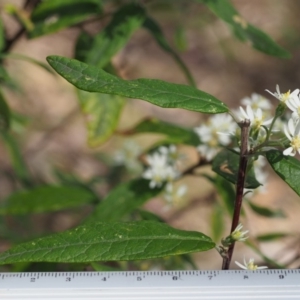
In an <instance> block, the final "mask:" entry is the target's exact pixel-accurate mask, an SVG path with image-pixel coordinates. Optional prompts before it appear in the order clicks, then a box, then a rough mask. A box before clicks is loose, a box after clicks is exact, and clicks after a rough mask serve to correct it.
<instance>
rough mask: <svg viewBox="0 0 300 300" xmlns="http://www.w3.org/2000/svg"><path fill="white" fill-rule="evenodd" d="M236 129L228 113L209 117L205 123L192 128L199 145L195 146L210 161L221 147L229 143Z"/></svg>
mask: <svg viewBox="0 0 300 300" xmlns="http://www.w3.org/2000/svg"><path fill="white" fill-rule="evenodd" d="M236 129H237V124H236V123H234V122H233V120H232V118H231V116H230V115H226V114H219V115H214V116H213V117H211V118H209V119H208V121H207V122H206V123H205V124H202V125H200V126H199V127H196V128H194V131H195V132H196V133H197V135H198V136H199V139H200V142H201V145H199V146H198V147H197V149H198V151H199V152H200V154H201V156H202V157H204V158H205V159H206V160H208V161H210V160H212V159H213V158H214V156H215V155H216V154H217V153H218V151H219V150H220V149H221V146H228V145H229V144H230V143H231V139H232V135H233V134H234V133H235V131H236Z"/></svg>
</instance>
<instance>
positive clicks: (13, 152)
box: [1, 131, 32, 187]
mask: <svg viewBox="0 0 300 300" xmlns="http://www.w3.org/2000/svg"><path fill="white" fill-rule="evenodd" d="M1 137H2V139H3V141H4V143H5V146H6V147H7V149H8V152H9V155H10V158H11V162H12V166H13V169H14V171H15V173H16V175H17V177H18V179H19V180H20V181H21V182H22V184H23V185H24V186H26V187H31V185H32V183H31V179H30V174H29V172H28V170H27V166H26V164H25V162H24V160H23V157H22V154H21V152H20V150H19V146H18V144H17V142H16V141H15V139H14V137H13V135H12V134H10V133H9V132H5V131H2V132H1Z"/></svg>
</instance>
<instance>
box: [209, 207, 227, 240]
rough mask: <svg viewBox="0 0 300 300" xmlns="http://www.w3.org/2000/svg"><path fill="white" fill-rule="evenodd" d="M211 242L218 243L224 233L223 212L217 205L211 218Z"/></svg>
mask: <svg viewBox="0 0 300 300" xmlns="http://www.w3.org/2000/svg"><path fill="white" fill-rule="evenodd" d="M211 230H212V234H213V240H214V241H219V240H220V238H221V237H222V235H223V231H224V211H223V207H222V206H221V205H220V204H219V203H215V205H214V207H213V211H212V216H211Z"/></svg>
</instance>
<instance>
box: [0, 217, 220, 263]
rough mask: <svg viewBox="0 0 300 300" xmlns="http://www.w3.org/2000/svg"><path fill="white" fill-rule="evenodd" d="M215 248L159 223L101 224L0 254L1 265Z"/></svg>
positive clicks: (161, 254) (208, 241)
mask: <svg viewBox="0 0 300 300" xmlns="http://www.w3.org/2000/svg"><path fill="white" fill-rule="evenodd" d="M214 246H215V244H214V243H213V242H212V241H211V239H210V238H209V237H207V236H206V235H204V234H202V233H200V232H195V231H183V230H179V229H174V228H172V227H170V226H168V225H166V224H163V223H159V222H149V221H140V222H130V223H122V222H112V223H102V222H98V223H91V224H87V225H82V226H79V227H77V228H75V229H72V230H68V231H65V232H61V233H57V234H53V235H50V236H47V237H42V238H39V239H36V240H33V241H31V242H27V243H23V244H20V245H17V246H15V247H13V248H12V249H10V250H8V251H5V252H4V253H2V254H0V264H9V263H15V262H24V261H27V262H28V261H29V262H42V261H43V262H64V263H67V262H91V261H116V260H138V259H149V258H157V257H164V256H168V255H179V254H184V253H190V252H199V251H206V250H209V249H212V248H213V247H214Z"/></svg>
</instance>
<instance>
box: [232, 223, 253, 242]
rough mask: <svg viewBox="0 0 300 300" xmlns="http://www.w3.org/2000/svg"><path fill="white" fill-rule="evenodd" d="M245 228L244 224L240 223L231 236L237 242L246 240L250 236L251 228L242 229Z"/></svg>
mask: <svg viewBox="0 0 300 300" xmlns="http://www.w3.org/2000/svg"><path fill="white" fill-rule="evenodd" d="M242 229H243V225H242V224H241V223H240V224H239V225H238V226H237V227H236V229H235V230H234V231H233V232H232V233H231V235H230V236H231V238H232V239H233V240H235V241H237V242H244V241H246V239H247V238H248V236H247V233H248V232H249V230H246V231H241V230H242Z"/></svg>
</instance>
